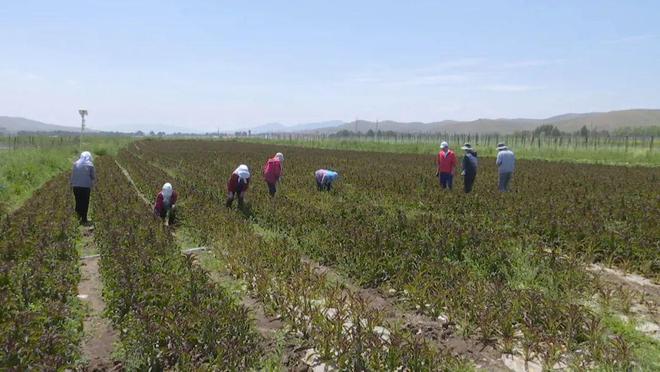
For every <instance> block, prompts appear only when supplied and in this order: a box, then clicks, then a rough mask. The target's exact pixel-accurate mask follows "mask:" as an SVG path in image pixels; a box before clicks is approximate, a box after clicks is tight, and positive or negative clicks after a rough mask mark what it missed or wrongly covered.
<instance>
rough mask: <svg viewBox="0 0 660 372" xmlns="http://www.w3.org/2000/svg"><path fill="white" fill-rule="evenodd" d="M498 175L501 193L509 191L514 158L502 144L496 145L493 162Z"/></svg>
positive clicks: (514, 164) (511, 152)
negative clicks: (495, 154) (495, 156)
mask: <svg viewBox="0 0 660 372" xmlns="http://www.w3.org/2000/svg"><path fill="white" fill-rule="evenodd" d="M495 164H496V165H497V169H498V173H499V189H500V191H501V192H507V191H509V182H511V177H513V171H514V169H515V168H516V156H515V155H514V154H513V151H511V150H509V148H508V147H507V146H506V144H504V143H499V144H498V145H497V160H495Z"/></svg>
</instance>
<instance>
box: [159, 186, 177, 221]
mask: <svg viewBox="0 0 660 372" xmlns="http://www.w3.org/2000/svg"><path fill="white" fill-rule="evenodd" d="M176 199H177V193H176V191H175V190H174V189H173V188H172V185H171V184H170V183H166V184H164V185H163V189H162V190H161V191H160V192H159V193H158V195H157V196H156V203H155V204H154V215H156V216H157V217H160V218H161V219H162V220H163V221H165V218H167V224H168V225H174V221H175V217H176V213H175V212H176Z"/></svg>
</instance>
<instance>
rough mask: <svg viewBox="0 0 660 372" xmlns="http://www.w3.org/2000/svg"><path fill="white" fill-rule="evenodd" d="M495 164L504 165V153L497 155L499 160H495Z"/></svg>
mask: <svg viewBox="0 0 660 372" xmlns="http://www.w3.org/2000/svg"><path fill="white" fill-rule="evenodd" d="M495 164H497V165H498V166H500V165H502V153H501V152H498V153H497V159H496V160H495Z"/></svg>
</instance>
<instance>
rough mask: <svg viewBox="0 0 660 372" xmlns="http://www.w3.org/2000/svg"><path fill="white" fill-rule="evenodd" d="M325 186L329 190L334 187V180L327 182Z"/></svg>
mask: <svg viewBox="0 0 660 372" xmlns="http://www.w3.org/2000/svg"><path fill="white" fill-rule="evenodd" d="M325 187H326V188H327V189H328V192H330V190H331V189H332V182H328V183H326V184H325Z"/></svg>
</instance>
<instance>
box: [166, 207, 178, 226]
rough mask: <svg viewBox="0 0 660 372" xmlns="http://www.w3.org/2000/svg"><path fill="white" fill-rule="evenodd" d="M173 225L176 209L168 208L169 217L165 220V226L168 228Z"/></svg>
mask: <svg viewBox="0 0 660 372" xmlns="http://www.w3.org/2000/svg"><path fill="white" fill-rule="evenodd" d="M174 223H176V207H172V208H170V211H169V217H168V220H167V224H168V225H170V226H171V225H174Z"/></svg>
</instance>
